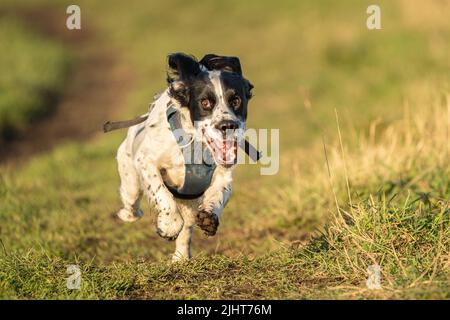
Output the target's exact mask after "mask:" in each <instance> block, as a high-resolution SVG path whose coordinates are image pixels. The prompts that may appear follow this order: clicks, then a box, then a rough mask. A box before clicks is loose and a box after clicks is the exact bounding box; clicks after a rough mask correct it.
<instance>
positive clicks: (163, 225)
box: [156, 213, 184, 241]
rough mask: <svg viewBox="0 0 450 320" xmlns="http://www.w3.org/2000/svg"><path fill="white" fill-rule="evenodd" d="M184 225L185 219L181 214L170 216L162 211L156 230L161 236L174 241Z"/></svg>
mask: <svg viewBox="0 0 450 320" xmlns="http://www.w3.org/2000/svg"><path fill="white" fill-rule="evenodd" d="M183 225H184V220H183V218H182V217H181V216H180V215H179V214H177V216H176V217H173V218H169V216H168V215H166V214H164V213H160V214H159V215H158V219H157V227H156V232H157V233H158V235H159V236H160V237H162V238H164V239H167V240H169V241H173V240H175V239H176V238H177V237H178V234H179V233H180V232H181V229H182V228H183Z"/></svg>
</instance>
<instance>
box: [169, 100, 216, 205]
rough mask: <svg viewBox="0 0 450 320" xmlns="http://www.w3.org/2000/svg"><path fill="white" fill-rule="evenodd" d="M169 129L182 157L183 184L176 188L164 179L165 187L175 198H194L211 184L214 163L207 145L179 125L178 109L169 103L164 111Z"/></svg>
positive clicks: (200, 194) (214, 167)
mask: <svg viewBox="0 0 450 320" xmlns="http://www.w3.org/2000/svg"><path fill="white" fill-rule="evenodd" d="M166 116H167V121H168V122H169V125H170V129H171V131H172V133H173V135H174V137H175V140H176V141H177V144H178V146H179V147H180V149H181V151H182V154H183V157H184V163H185V165H184V168H185V170H184V172H185V174H184V184H183V185H182V186H180V187H178V188H174V187H172V186H170V185H169V184H168V183H166V182H165V181H164V184H165V185H166V187H167V189H169V191H170V192H171V193H172V194H173V195H174V197H176V198H181V199H195V198H198V197H200V196H202V195H203V193H204V192H205V191H206V189H208V188H209V186H210V185H211V181H212V177H213V174H214V170H215V169H216V164H215V162H214V158H213V155H212V154H211V151H210V150H209V148H208V147H206V145H205V144H204V143H203V142H202V141H199V140H197V139H195V137H194V136H193V135H191V134H189V133H187V132H186V131H185V130H184V129H183V127H182V125H181V114H180V111H179V110H178V109H177V108H176V107H175V106H174V105H169V106H168V108H167V112H166Z"/></svg>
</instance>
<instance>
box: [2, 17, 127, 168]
mask: <svg viewBox="0 0 450 320" xmlns="http://www.w3.org/2000/svg"><path fill="white" fill-rule="evenodd" d="M4 14H8V15H14V16H17V17H19V18H21V19H22V20H23V21H25V22H26V23H27V24H29V25H30V27H31V28H33V29H34V30H37V31H39V32H41V33H43V34H45V35H48V36H49V37H51V38H53V39H56V40H58V41H61V42H62V43H64V44H65V45H66V46H67V47H68V48H69V50H70V51H71V53H72V54H73V55H74V61H75V62H74V65H73V66H72V69H71V71H70V74H69V76H68V79H67V84H66V89H65V91H64V94H63V95H62V96H61V97H59V98H58V100H57V101H55V104H56V106H55V110H54V112H52V113H51V114H50V115H48V116H47V117H45V118H43V119H40V120H38V121H35V122H34V123H32V124H31V125H30V127H29V128H28V129H26V130H25V132H23V134H21V135H20V136H18V137H16V138H15V139H14V140H11V141H8V142H6V143H4V144H3V145H1V144H0V154H1V157H0V164H6V165H17V164H20V163H23V162H24V161H26V160H27V159H29V158H30V157H31V156H32V155H34V154H37V153H42V152H45V151H49V150H51V149H52V148H53V147H55V146H56V145H58V144H60V143H63V142H67V141H80V140H85V139H88V138H90V137H92V136H93V135H94V134H96V133H98V132H101V128H102V124H103V123H104V122H105V121H106V120H109V119H111V118H112V117H114V115H115V114H116V111H117V110H118V109H119V108H120V106H122V105H123V102H124V100H125V97H126V93H127V91H128V89H129V88H130V86H131V85H132V79H133V77H132V73H131V71H130V69H129V67H127V66H124V65H123V64H121V63H120V61H119V58H118V54H117V52H114V50H112V49H111V48H109V47H108V46H107V45H105V44H104V42H103V41H101V37H100V36H99V35H98V34H97V33H96V32H95V30H93V26H92V25H89V26H86V27H85V28H83V29H82V30H73V31H70V30H68V29H67V28H66V27H65V19H66V14H65V12H64V11H61V12H59V11H56V10H55V9H53V8H38V9H32V10H30V9H26V10H20V11H15V12H13V11H3V12H1V13H0V16H1V15H4Z"/></svg>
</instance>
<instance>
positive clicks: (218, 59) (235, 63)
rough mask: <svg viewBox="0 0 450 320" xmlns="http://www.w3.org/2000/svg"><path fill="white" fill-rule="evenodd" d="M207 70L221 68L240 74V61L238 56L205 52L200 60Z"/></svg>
mask: <svg viewBox="0 0 450 320" xmlns="http://www.w3.org/2000/svg"><path fill="white" fill-rule="evenodd" d="M200 64H202V65H204V66H205V67H206V68H207V69H208V70H222V71H230V72H235V73H238V74H240V75H242V69H241V62H240V61H239V58H238V57H224V56H218V55H215V54H207V55H206V56H204V57H203V59H202V60H200Z"/></svg>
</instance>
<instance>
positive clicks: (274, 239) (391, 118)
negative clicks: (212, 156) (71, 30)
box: [0, 1, 450, 299]
mask: <svg viewBox="0 0 450 320" xmlns="http://www.w3.org/2000/svg"><path fill="white" fill-rule="evenodd" d="M44 2H45V3H46V1H43V3H44ZM369 4H371V3H369V2H365V1H342V2H333V1H308V2H301V3H300V2H299V1H283V2H281V3H280V2H271V1H255V2H252V1H249V2H245V3H243V2H238V1H227V2H214V3H211V4H210V5H208V6H205V5H203V4H201V3H187V2H185V1H175V2H172V3H159V4H147V5H145V6H142V4H139V5H138V2H136V3H134V2H133V1H131V2H127V3H125V4H124V3H122V2H119V1H117V2H112V3H111V4H110V5H108V6H107V7H105V6H104V5H103V4H102V3H101V2H94V1H81V4H80V6H81V8H82V14H83V15H84V14H85V15H86V19H85V20H83V21H85V22H83V23H86V24H85V25H83V26H82V28H87V29H88V30H91V29H90V28H93V26H95V27H96V28H97V29H96V31H97V32H98V34H99V36H101V37H102V39H103V41H101V42H97V43H96V45H97V46H100V47H101V48H99V49H101V50H104V49H105V47H103V46H104V43H108V44H109V45H111V46H114V48H117V49H119V50H120V49H122V50H121V56H120V59H121V63H123V64H127V65H129V66H131V67H132V68H133V70H134V76H135V77H134V78H135V79H134V81H135V82H134V83H133V89H132V90H131V91H130V92H129V95H128V97H127V103H126V104H125V105H124V107H123V110H121V112H120V113H121V114H122V115H123V117H127V116H130V115H135V114H137V113H143V112H145V108H146V105H147V103H148V102H149V101H150V100H151V99H152V96H153V94H154V93H155V92H157V91H159V90H161V88H163V87H164V85H165V84H164V79H165V66H164V62H165V56H166V54H167V53H169V52H174V51H186V52H190V53H193V54H196V55H198V56H201V55H202V54H204V53H206V52H217V53H223V54H233V55H238V56H240V57H241V62H242V64H243V69H244V73H245V74H246V76H247V77H248V78H249V79H250V80H251V81H252V83H253V84H254V85H255V97H254V99H253V100H252V102H251V105H250V112H249V127H252V126H256V127H262V128H265V127H269V128H280V129H281V130H280V135H281V146H280V150H281V155H280V160H281V165H280V173H279V174H278V175H276V176H271V177H265V176H260V175H259V173H258V168H257V167H255V166H248V165H246V166H242V167H240V168H238V169H237V170H236V174H235V182H234V184H233V190H234V191H233V192H234V194H233V196H232V198H231V201H230V203H229V204H228V206H227V208H226V209H225V212H224V215H223V220H222V221H221V226H220V230H219V233H218V235H217V236H215V237H214V238H204V237H203V236H202V235H200V232H196V233H195V235H194V240H193V251H194V252H193V253H194V259H193V260H192V261H191V262H189V263H187V264H177V265H170V264H169V263H168V261H169V258H170V254H171V253H172V251H173V249H174V248H173V243H170V242H166V241H164V240H162V239H160V238H159V237H158V236H157V235H156V233H155V231H154V229H155V227H154V217H152V216H150V215H149V214H147V215H145V216H144V217H143V219H142V220H140V221H139V222H136V223H134V224H124V223H120V222H118V221H117V220H116V219H114V217H113V213H114V212H115V211H116V210H117V209H118V208H119V206H120V202H119V199H118V193H117V188H118V176H117V172H116V163H115V159H114V154H115V151H116V149H117V147H118V145H119V143H120V141H121V139H123V138H124V132H116V133H112V134H109V135H107V136H96V137H94V138H93V139H92V140H90V141H88V142H85V143H68V144H65V145H61V146H59V147H57V148H56V149H55V150H54V151H52V152H49V153H47V154H43V155H39V156H36V157H33V158H32V159H30V161H29V162H28V163H27V164H26V165H24V166H22V167H20V168H6V167H5V168H1V171H0V204H1V205H0V240H1V248H0V249H1V250H0V297H1V298H19V299H21V298H57V299H62V298H89V299H99V298H120V299H129V298H146V299H156V298H162V299H175V298H189V299H200V298H213V299H215V298H226V299H232V298H244V299H251V298H277V299H282V298H292V299H297V298H319V299H320V298H331V299H342V298H356V299H363V298H368V299H373V298H375V299H376V298H380V299H387V298H399V299H408V298H423V299H429V298H445V299H449V298H450V284H449V280H450V274H449V270H450V268H449V263H450V262H449V256H450V252H449V247H450V243H449V236H448V235H449V234H450V227H449V225H450V222H449V203H448V199H450V180H449V178H448V177H449V176H450V175H449V174H450V172H449V170H450V169H449V168H450V167H449V161H450V160H449V157H448V155H449V154H450V153H449V151H450V150H448V147H449V144H448V128H449V121H448V108H449V107H448V103H449V102H448V101H450V98H449V97H448V92H449V87H448V84H449V80H450V78H449V75H450V72H449V71H450V65H449V61H448V57H447V55H446V54H445V52H448V50H449V46H450V44H449V42H448V41H447V40H448V37H449V36H450V29H449V27H448V18H447V17H446V16H445V15H442V14H441V12H445V10H443V9H442V8H440V7H439V6H438V5H436V4H433V3H427V4H425V3H424V4H421V5H418V6H415V7H414V8H412V7H410V6H409V5H408V2H407V1H406V2H402V1H395V2H394V1H380V5H381V7H382V13H383V15H382V16H383V18H382V19H383V22H382V25H383V30H381V31H368V30H367V29H366V28H365V17H366V15H365V9H366V8H367V6H368V5H369ZM130 8H134V9H130ZM174 8H176V10H174ZM57 9H58V10H61V12H64V10H63V9H64V8H62V7H59V8H57ZM164 12H171V23H167V20H166V17H165V15H164V14H162V13H164ZM424 13H427V14H424ZM199 17H201V19H199ZM118 21H121V23H118ZM95 49H96V48H95V46H93V47H92V48H91V50H95ZM335 109H336V110H337V112H338V115H339V118H340V133H341V134H342V138H341V139H340V137H339V134H338V131H337V128H336V119H335V112H334V110H335ZM105 120H106V119H105ZM322 139H323V140H324V141H325V147H326V151H327V156H328V157H327V160H328V161H327V162H326V161H325V156H324V146H323V143H322ZM343 152H344V153H343ZM344 155H345V157H344ZM328 168H329V171H328ZM347 182H348V184H347ZM374 263H376V264H378V265H379V266H380V268H381V273H382V274H381V277H382V280H381V281H382V289H381V290H368V289H367V288H366V286H365V281H366V279H367V271H366V270H367V267H368V266H370V265H372V264H374ZM70 264H78V265H80V267H81V269H82V270H81V271H82V279H83V280H82V285H81V290H68V289H67V288H66V278H67V276H68V275H67V274H66V273H65V272H66V268H67V266H68V265H70Z"/></svg>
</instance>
